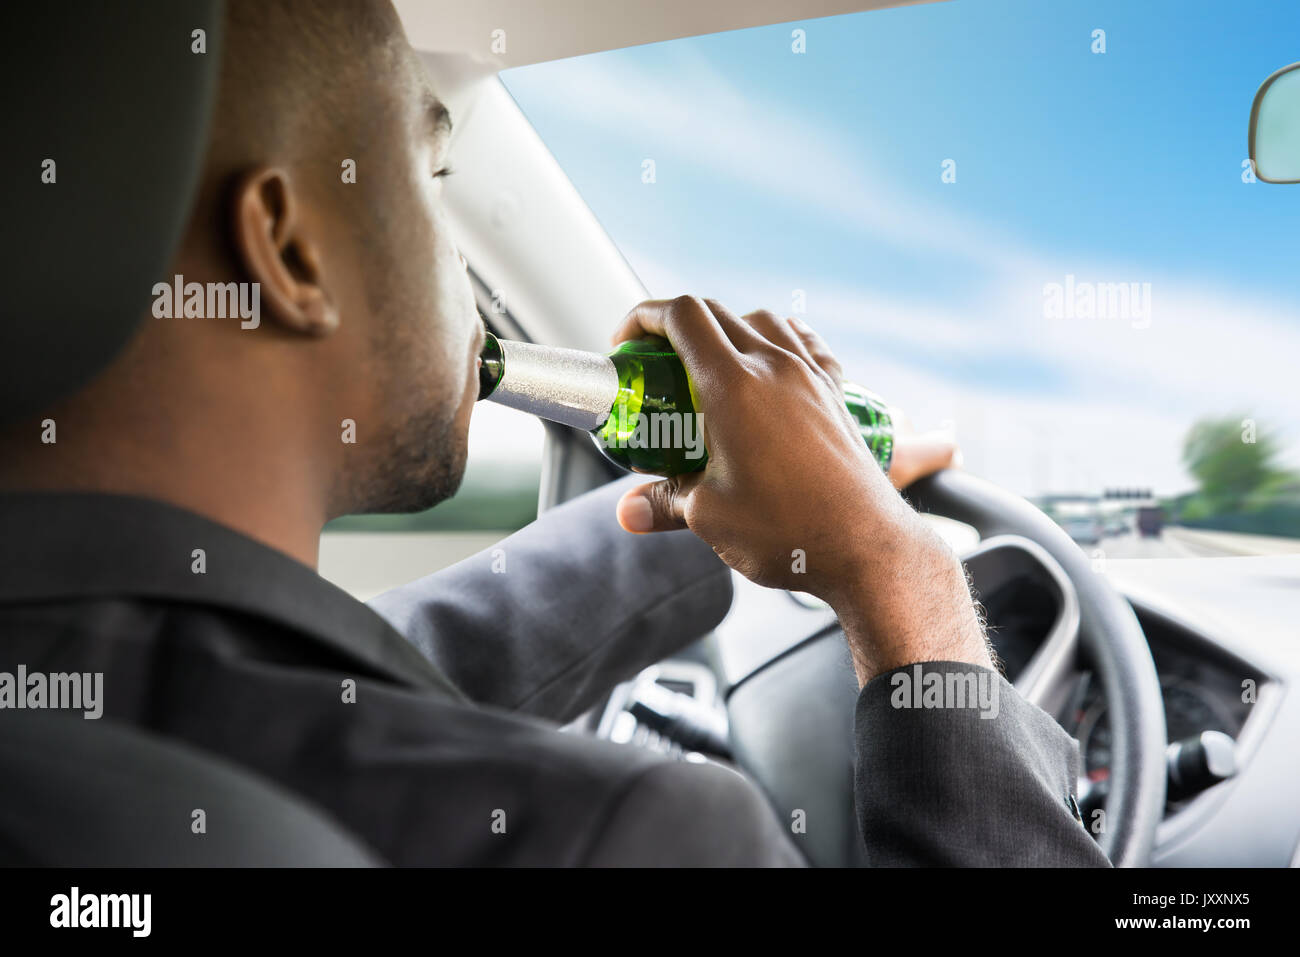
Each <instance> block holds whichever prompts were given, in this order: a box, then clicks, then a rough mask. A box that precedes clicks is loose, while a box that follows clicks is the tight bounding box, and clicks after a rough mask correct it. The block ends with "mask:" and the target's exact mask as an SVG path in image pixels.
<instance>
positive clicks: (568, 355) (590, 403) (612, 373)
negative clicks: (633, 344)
mask: <svg viewBox="0 0 1300 957" xmlns="http://www.w3.org/2000/svg"><path fill="white" fill-rule="evenodd" d="M482 359H483V365H482V366H481V368H480V370H479V398H480V399H489V400H490V401H492V402H496V403H498V404H500V405H504V406H509V407H510V408H512V409H518V410H519V411H521V412H527V413H528V414H529V415H535V416H538V417H539V418H543V419H549V420H550V421H552V422H559V423H560V424H561V425H568V426H571V427H573V428H575V429H583V430H584V431H587V432H590V431H591V430H592V429H598V428H600V427H601V426H602V425H604V424H605V420H606V419H608V418H609V413H610V410H611V409H612V408H613V407H614V402H615V400H616V399H617V398H618V370H617V369H615V367H614V362H613V360H612V359H610V358H609V356H603V355H600V354H599V353H595V352H583V351H581V350H579V349H561V348H558V347H556V346H539V345H536V344H534V343H531V342H514V341H511V340H508V339H497V338H496V337H495V336H493V335H491V334H489V335H488V339H487V343H486V345H485V346H484V347H483V354H482Z"/></svg>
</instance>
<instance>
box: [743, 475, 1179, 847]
mask: <svg viewBox="0 0 1300 957" xmlns="http://www.w3.org/2000/svg"><path fill="white" fill-rule="evenodd" d="M904 494H905V495H906V497H907V498H908V499H910V500H911V502H912V503H913V505H914V506H915V507H916V509H917V510H918V511H920V512H928V513H932V514H934V515H940V516H943V517H946V518H951V519H955V520H957V521H959V522H964V523H966V524H968V525H971V526H973V527H974V528H975V529H976V531H978V532H979V535H980V539H981V543H980V546H979V547H978V548H977V549H976V550H975V551H974V552H972V553H971V554H969V555H967V556H964V557H963V560H964V561H965V562H966V563H967V567H969V568H970V569H971V573H972V576H973V577H975V579H976V581H977V583H978V584H979V585H980V586H981V588H983V589H985V591H986V593H987V591H988V588H989V583H990V581H993V582H994V583H996V581H997V580H999V579H1002V580H1010V579H1011V578H1012V577H1015V576H1023V575H1030V576H1032V577H1035V578H1037V579H1038V580H1039V581H1040V582H1041V583H1043V584H1044V585H1045V586H1046V587H1047V588H1048V589H1049V590H1050V591H1052V592H1053V594H1054V596H1055V598H1056V605H1057V612H1056V617H1055V621H1054V622H1053V624H1052V626H1051V628H1050V630H1049V632H1048V635H1047V637H1046V638H1045V639H1044V640H1043V642H1042V644H1041V645H1040V646H1039V647H1038V649H1037V651H1036V652H1034V654H1033V656H1032V657H1031V658H1030V660H1029V662H1028V663H1027V664H1026V665H1025V666H1024V668H1023V669H1022V670H1021V672H1020V674H1019V675H1017V677H1016V688H1017V690H1018V691H1019V692H1020V694H1021V695H1022V696H1023V697H1025V698H1026V699H1027V700H1029V701H1030V702H1032V703H1034V704H1036V705H1038V706H1040V707H1042V708H1043V709H1044V710H1046V711H1047V712H1048V713H1049V714H1054V713H1059V708H1060V707H1061V705H1062V704H1063V702H1064V697H1065V691H1066V689H1068V687H1069V686H1070V684H1071V679H1072V678H1073V677H1074V676H1076V675H1077V672H1078V668H1079V657H1080V653H1082V656H1083V657H1084V658H1085V659H1086V661H1087V663H1088V665H1089V666H1090V667H1091V668H1092V670H1093V672H1094V673H1095V675H1096V676H1097V678H1098V679H1099V680H1100V682H1101V686H1102V691H1103V693H1104V695H1105V699H1106V703H1107V708H1108V714H1109V719H1110V725H1111V734H1112V741H1113V746H1112V751H1113V754H1112V760H1111V770H1110V786H1109V793H1108V795H1107V798H1106V813H1105V818H1104V823H1103V826H1102V828H1101V829H1100V834H1099V835H1098V839H1099V843H1100V845H1101V848H1102V850H1103V851H1104V852H1105V853H1106V855H1107V857H1109V858H1110V860H1111V862H1112V863H1113V864H1115V865H1116V866H1119V867H1140V866H1143V865H1145V864H1146V863H1147V861H1148V858H1149V856H1150V852H1151V846H1152V844H1153V842H1154V839H1155V831H1156V825H1157V824H1158V823H1159V822H1160V818H1161V814H1162V812H1163V810H1164V803H1165V777H1166V770H1165V747H1166V740H1165V718H1164V703H1163V699H1162V697H1161V693H1160V683H1159V680H1158V678H1157V676H1156V670H1155V664H1154V663H1153V662H1152V660H1151V651H1150V649H1149V647H1148V646H1147V642H1146V637H1145V636H1144V635H1143V633H1142V629H1141V627H1140V626H1139V624H1138V621H1137V618H1136V617H1135V616H1134V614H1133V610H1132V609H1131V608H1130V607H1129V605H1128V603H1127V602H1126V601H1125V600H1124V599H1123V598H1122V597H1121V596H1120V595H1119V593H1118V592H1116V591H1115V590H1114V589H1113V588H1112V587H1111V585H1110V584H1109V583H1108V582H1107V581H1106V578H1105V576H1104V575H1101V574H1098V573H1097V572H1095V571H1093V568H1092V564H1091V562H1090V560H1089V559H1088V558H1087V556H1085V555H1084V553H1083V552H1082V550H1081V549H1080V548H1079V547H1078V546H1077V545H1076V544H1075V543H1074V542H1073V541H1072V540H1071V539H1070V538H1069V536H1067V535H1066V534H1065V532H1063V531H1062V530H1061V529H1060V528H1059V527H1058V526H1057V524H1056V523H1055V522H1053V521H1052V520H1051V519H1050V518H1048V517H1047V516H1046V515H1045V514H1043V512H1041V511H1040V510H1039V509H1037V508H1035V507H1034V506H1033V505H1031V504H1030V503H1029V502H1027V501H1025V500H1024V499H1022V498H1019V497H1018V496H1015V495H1012V494H1011V493H1009V492H1006V491H1004V490H1003V489H1000V488H998V487H997V486H995V485H993V484H992V483H990V482H987V481H985V480H983V479H979V478H976V477H975V476H973V475H970V474H969V473H966V472H962V471H954V470H949V471H944V472H940V473H937V474H935V475H931V476H929V477H927V478H925V479H921V480H920V481H918V482H916V483H915V484H913V485H912V486H911V487H909V488H908V489H907V490H906V491H905V493H904ZM847 659H848V653H847V650H846V649H845V646H844V642H843V638H842V636H841V634H840V632H839V630H838V627H834V628H831V629H827V630H824V631H823V632H821V633H819V634H817V635H814V636H813V637H812V638H810V639H808V640H807V641H805V642H803V643H801V644H799V645H797V646H795V648H793V649H791V650H790V651H788V652H786V653H785V654H783V655H781V656H779V657H777V658H775V659H773V660H771V661H769V662H767V664H765V665H764V666H763V667H762V668H760V669H759V670H758V671H756V672H754V673H752V674H751V675H749V676H748V677H746V678H745V679H744V680H743V681H742V682H740V683H739V684H738V685H737V686H736V687H735V688H734V689H733V690H732V693H731V695H730V696H729V697H728V701H727V707H728V712H729V714H730V716H731V725H732V746H733V753H734V755H735V758H736V759H737V760H738V761H739V763H740V764H741V765H742V766H743V767H744V768H745V769H746V771H748V772H749V773H750V774H751V775H753V776H754V777H755V778H756V779H757V780H758V781H759V783H760V784H761V785H763V787H764V788H765V790H766V791H767V793H768V795H769V797H771V798H772V800H773V801H774V803H776V804H777V805H778V810H779V811H781V812H784V813H786V814H787V816H788V813H789V812H790V811H791V810H792V809H794V808H803V809H804V810H805V811H806V813H807V815H808V820H809V822H810V824H809V828H808V832H807V835H806V836H807V837H808V838H809V840H807V841H806V842H805V847H806V850H807V851H808V852H809V854H810V857H812V858H813V861H814V863H828V864H846V863H847V864H853V863H863V862H864V858H863V855H862V852H861V839H860V838H859V837H858V833H857V825H856V820H855V818H854V816H853V809H852V785H851V775H852V760H851V755H848V754H845V753H841V751H840V749H837V748H828V747H827V746H826V742H827V741H834V740H837V739H839V740H842V741H844V742H846V747H847V742H851V741H852V738H851V733H852V712H853V704H854V700H855V699H856V696H857V691H858V689H857V682H856V681H855V680H853V679H852V671H851V669H848V668H846V661H847ZM810 805H815V806H816V811H817V813H816V816H815V817H814V812H813V810H811V809H809V806H810ZM814 820H816V821H817V830H818V833H817V834H816V836H815V838H814V835H813V827H812V824H811V822H812V821H814ZM836 821H841V822H842V827H843V831H842V832H836V830H835V828H836V826H837V825H836ZM1085 823H1088V824H1091V822H1089V821H1086V822H1085Z"/></svg>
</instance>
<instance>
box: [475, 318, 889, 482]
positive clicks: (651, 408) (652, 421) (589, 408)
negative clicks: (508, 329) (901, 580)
mask: <svg viewBox="0 0 1300 957" xmlns="http://www.w3.org/2000/svg"><path fill="white" fill-rule="evenodd" d="M482 360H483V361H482V365H481V366H480V368H479V393H478V397H479V399H480V400H482V399H489V400H491V401H492V402H497V403H500V404H501V405H506V406H509V407H510V408H512V409H519V410H521V411H523V412H528V413H530V414H532V415H536V416H538V417H540V418H543V419H549V420H550V421H552V422H559V423H561V424H563V425H568V426H572V427H573V428H577V429H583V430H585V431H587V432H590V433H591V435H592V438H593V439H594V440H595V443H596V448H597V449H599V450H600V452H601V454H602V455H604V456H605V457H606V458H607V459H609V460H610V461H611V462H613V463H614V464H616V465H619V466H621V467H623V468H625V469H634V468H635V469H640V470H641V471H643V472H651V473H654V474H656V475H679V474H681V473H683V472H694V471H698V470H699V469H702V468H704V465H705V462H706V461H707V460H708V452H707V450H706V449H705V447H704V434H703V431H702V428H701V426H702V424H703V419H704V417H703V415H701V414H699V412H698V409H699V401H698V399H697V397H696V395H695V388H694V386H693V385H692V383H691V380H690V377H689V376H688V375H687V374H686V367H685V366H683V365H682V360H681V359H680V358H679V357H678V355H677V353H676V352H674V351H673V348H672V346H671V345H669V343H668V341H667V340H666V339H662V338H660V337H658V336H646V337H644V338H642V339H633V340H629V341H627V342H623V343H620V344H619V346H618V348H617V349H615V350H614V351H613V352H611V353H609V354H608V355H601V354H600V353H595V352H582V351H580V350H577V349H560V348H556V347H553V346H540V345H535V344H534V343H531V342H514V341H510V340H506V339H498V338H496V337H495V336H493V335H492V334H491V333H488V336H487V341H486V343H485V344H484V346H483V352H482ZM844 399H845V404H846V405H847V406H848V408H849V412H850V413H851V414H852V415H853V418H854V419H855V420H856V421H857V423H858V427H859V428H860V429H861V430H862V438H863V440H864V441H865V442H866V443H867V448H868V449H870V450H871V454H872V455H873V456H875V459H876V461H877V462H878V463H879V464H880V467H881V468H882V469H883V470H884V471H886V472H888V471H889V462H890V459H891V458H892V456H893V452H894V425H893V421H892V419H891V418H890V415H889V410H888V408H887V407H886V405H885V403H884V402H883V401H881V399H880V398H879V397H878V396H876V395H875V394H873V393H871V392H868V391H867V390H866V389H863V388H862V387H861V386H857V385H852V384H851V383H847V382H846V383H845V384H844Z"/></svg>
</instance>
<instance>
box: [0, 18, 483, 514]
mask: <svg viewBox="0 0 1300 957" xmlns="http://www.w3.org/2000/svg"><path fill="white" fill-rule="evenodd" d="M221 55H222V67H221V79H220V86H219V94H218V98H217V104H216V110H215V117H214V121H213V125H212V130H211V137H210V143H209V148H208V155H207V160H206V163H205V168H204V172H203V174H202V177H201V183H200V189H199V192H198V195H197V197H196V200H195V204H194V208H193V212H192V215H191V221H190V223H189V226H188V229H187V232H186V236H185V238H184V240H183V242H182V244H181V247H180V249H179V250H178V252H177V254H176V257H175V261H174V264H173V269H172V270H171V272H170V273H169V274H168V275H166V276H160V277H158V280H159V281H160V282H168V283H170V282H171V281H172V277H173V274H180V275H181V276H183V279H184V282H185V283H191V282H196V283H201V284H207V283H226V282H231V281H234V282H238V283H247V284H252V283H256V284H258V291H259V294H260V322H259V324H258V325H257V327H256V328H243V326H245V325H248V323H242V324H241V322H240V321H239V319H238V318H226V319H222V318H211V317H208V318H159V317H158V316H157V315H156V314H151V315H149V316H147V317H146V318H145V320H144V321H143V323H142V325H141V327H140V330H139V332H138V333H137V334H136V336H135V337H134V339H133V340H132V342H131V343H130V345H129V346H128V347H127V349H126V350H125V351H124V353H123V354H122V355H121V356H119V357H117V359H116V360H115V361H114V362H113V363H112V364H111V365H110V366H109V368H108V369H106V370H105V371H104V372H103V373H102V374H101V375H100V376H99V377H98V378H97V379H96V380H95V381H93V382H92V383H91V384H90V385H89V386H88V387H86V388H85V389H83V390H82V391H81V392H80V393H78V394H77V395H75V396H73V397H71V398H69V399H67V400H65V401H64V402H62V403H60V404H59V405H58V407H56V408H55V409H51V410H47V412H46V413H45V414H46V415H49V416H50V417H53V418H54V419H55V421H56V422H58V423H59V443H58V446H54V447H50V448H48V449H46V450H40V449H35V450H33V449H27V448H26V447H25V446H24V443H26V442H27V441H29V440H30V439H31V438H32V436H31V435H30V434H24V435H23V436H21V437H16V438H18V441H17V442H15V441H13V440H11V438H10V437H9V436H6V437H5V444H6V447H7V448H8V447H13V448H14V449H15V450H16V451H18V452H19V453H20V455H21V458H22V461H21V462H19V464H18V465H16V466H14V467H13V468H10V469H4V468H2V467H0V472H2V473H3V474H2V475H0V480H2V481H3V482H4V484H7V485H10V486H22V485H27V486H45V487H69V486H71V487H83V488H85V487H91V488H99V489H103V490H106V491H127V492H135V493H138V494H146V495H152V496H154V497H160V498H165V499H168V500H172V501H176V502H178V504H183V505H187V506H190V507H197V508H199V509H200V510H203V511H207V512H208V513H209V514H216V516H217V517H219V518H225V519H228V520H231V521H232V523H234V524H242V525H245V526H247V525H249V524H251V523H248V522H239V521H236V518H237V514H238V513H239V512H240V510H241V508H242V509H245V510H247V509H248V508H251V507H252V506H253V505H254V504H261V505H262V506H263V507H265V503H266V501H267V499H268V498H274V499H278V500H279V501H280V503H281V505H282V507H283V508H285V509H287V510H290V511H298V512H300V513H301V514H300V515H299V516H298V518H299V519H300V520H302V521H305V520H308V519H309V518H310V517H311V516H316V517H318V518H319V520H320V521H323V520H324V519H325V518H329V517H332V516H334V515H338V514H342V513H345V512H355V511H409V510H415V509H419V508H424V507H428V506H430V505H432V504H434V503H436V502H437V501H439V500H441V499H443V498H446V497H448V496H450V495H451V494H452V493H453V492H454V491H455V489H456V487H457V486H458V484H459V482H460V478H461V474H462V472H463V469H464V464H465V446H466V435H467V431H468V425H469V415H470V410H471V409H472V406H473V399H474V396H475V390H476V386H477V383H476V375H475V357H476V356H477V353H478V348H479V345H480V339H481V325H480V323H479V320H478V316H477V313H476V311H475V307H474V302H473V296H472V292H471V289H470V285H469V280H468V276H467V274H466V272H465V268H464V263H463V260H461V258H460V256H459V253H458V250H457V248H456V246H455V244H454V242H453V239H452V236H451V235H450V231H449V227H448V223H447V220H446V218H445V214H444V208H443V200H442V185H443V176H444V174H445V172H446V153H447V149H448V146H449V142H448V141H449V134H450V118H449V117H448V115H447V112H446V109H445V108H444V107H443V105H442V104H441V103H440V102H439V101H438V99H437V98H436V97H435V96H434V94H433V92H432V91H431V90H430V88H429V86H428V84H427V80H426V78H425V75H424V70H423V67H422V65H421V64H420V62H419V60H418V58H417V57H416V55H415V54H414V53H413V51H412V50H411V49H410V47H409V45H408V44H407V42H406V39H405V36H404V34H403V31H402V27H401V24H400V22H399V20H398V18H397V15H396V13H395V12H394V11H393V9H392V7H391V5H390V4H389V2H388V0H377V2H369V0H367V2H355V3H353V2H350V3H337V2H331V0H228V3H227V16H226V28H225V37H224V44H223V50H222V54H221ZM148 148H165V144H148ZM123 228H124V229H128V228H129V224H123ZM246 288H247V289H249V290H250V291H251V286H249V287H246ZM180 311H181V310H180V307H179V304H177V309H176V312H177V313H180ZM0 457H3V456H0ZM286 486H287V487H286ZM218 499H220V502H219V503H218V504H215V505H213V507H207V503H208V502H209V501H212V502H216V500H218ZM300 524H301V521H300ZM263 537H272V536H263Z"/></svg>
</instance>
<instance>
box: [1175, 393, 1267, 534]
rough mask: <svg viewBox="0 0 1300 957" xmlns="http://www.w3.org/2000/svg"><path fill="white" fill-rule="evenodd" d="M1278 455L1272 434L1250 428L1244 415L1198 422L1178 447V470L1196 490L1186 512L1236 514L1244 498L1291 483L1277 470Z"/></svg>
mask: <svg viewBox="0 0 1300 957" xmlns="http://www.w3.org/2000/svg"><path fill="white" fill-rule="evenodd" d="M1252 440H1253V441H1252ZM1279 455H1280V448H1279V443H1278V440H1277V437H1276V435H1275V434H1274V433H1271V432H1265V431H1264V430H1262V429H1256V428H1255V427H1254V426H1253V422H1252V420H1250V419H1248V418H1247V417H1246V416H1231V417H1226V418H1220V419H1201V420H1200V421H1198V422H1197V423H1196V424H1195V425H1193V426H1192V428H1191V431H1190V432H1188V433H1187V438H1186V439H1185V440H1184V442H1183V465H1184V466H1186V468H1187V471H1189V472H1190V473H1191V474H1192V475H1193V476H1194V477H1195V478H1196V480H1197V481H1198V482H1199V483H1200V486H1201V488H1200V492H1199V494H1198V495H1197V496H1196V498H1197V499H1198V500H1199V501H1196V502H1189V503H1188V507H1189V509H1191V511H1192V512H1193V513H1198V512H1203V513H1204V514H1214V513H1218V512H1232V511H1238V510H1240V509H1241V508H1242V507H1243V506H1244V505H1245V504H1246V503H1247V500H1248V499H1250V498H1256V499H1257V498H1258V496H1259V495H1260V494H1261V493H1267V492H1268V491H1270V490H1272V489H1276V488H1278V487H1279V486H1280V485H1282V484H1284V483H1285V482H1287V481H1288V480H1292V479H1293V476H1291V475H1290V474H1289V473H1288V472H1287V471H1286V470H1285V469H1282V468H1280V467H1279V466H1278V464H1277V461H1278V458H1279ZM1187 517H1189V518H1190V517H1192V516H1191V515H1188V516H1187ZM1198 517H1199V516H1198Z"/></svg>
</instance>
